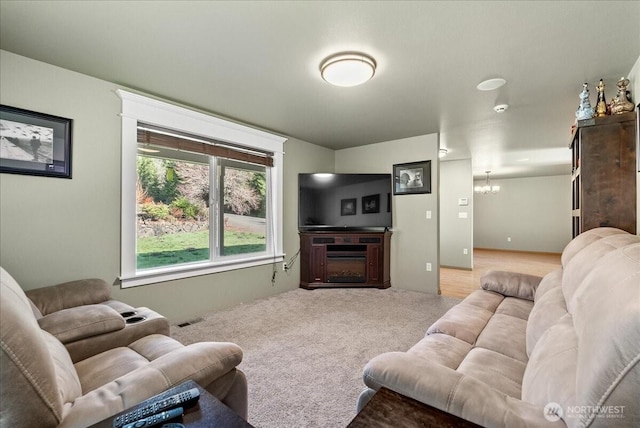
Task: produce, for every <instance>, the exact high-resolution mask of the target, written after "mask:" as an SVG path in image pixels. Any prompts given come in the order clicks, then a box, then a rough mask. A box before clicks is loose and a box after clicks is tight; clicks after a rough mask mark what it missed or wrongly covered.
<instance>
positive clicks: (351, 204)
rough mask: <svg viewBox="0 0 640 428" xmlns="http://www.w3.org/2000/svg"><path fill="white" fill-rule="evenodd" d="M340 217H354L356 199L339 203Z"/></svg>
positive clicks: (343, 200)
mask: <svg viewBox="0 0 640 428" xmlns="http://www.w3.org/2000/svg"><path fill="white" fill-rule="evenodd" d="M340 215H356V198H352V199H342V200H341V201H340Z"/></svg>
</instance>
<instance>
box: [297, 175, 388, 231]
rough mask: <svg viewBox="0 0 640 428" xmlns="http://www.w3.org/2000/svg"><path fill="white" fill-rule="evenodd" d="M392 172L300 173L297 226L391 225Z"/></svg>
mask: <svg viewBox="0 0 640 428" xmlns="http://www.w3.org/2000/svg"><path fill="white" fill-rule="evenodd" d="M392 184H393V179H392V175H391V174H324V173H315V174H299V175H298V190H299V193H298V228H299V229H300V230H305V231H306V230H343V229H350V230H368V229H372V230H375V229H385V228H390V227H391V192H392V190H393V186H392Z"/></svg>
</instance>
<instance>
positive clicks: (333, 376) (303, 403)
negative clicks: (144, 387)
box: [172, 288, 459, 428]
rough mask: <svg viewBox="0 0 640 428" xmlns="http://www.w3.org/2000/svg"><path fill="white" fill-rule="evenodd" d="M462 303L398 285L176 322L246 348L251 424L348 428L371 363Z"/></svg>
mask: <svg viewBox="0 0 640 428" xmlns="http://www.w3.org/2000/svg"><path fill="white" fill-rule="evenodd" d="M458 302H459V300H457V299H454V298H449V297H441V296H436V295H431V294H425V293H418V292H413V291H407V290H402V289H396V288H389V289H386V290H378V289H321V290H314V291H308V290H302V289H297V290H293V291H288V292H286V293H282V294H279V295H276V296H273V297H270V298H268V299H264V300H259V301H256V302H252V303H249V304H242V305H238V306H236V307H233V308H231V309H228V310H225V311H220V312H217V313H212V314H209V315H206V316H205V317H203V318H204V319H203V320H202V321H200V322H198V323H195V324H192V325H189V326H186V327H182V328H180V327H176V326H173V327H172V335H173V336H174V337H175V338H176V339H178V340H179V341H181V342H182V343H185V344H188V343H193V342H197V341H206V340H209V341H229V342H234V343H237V344H238V345H240V346H241V347H242V349H243V350H244V359H243V362H242V364H241V365H240V368H241V369H242V370H243V371H244V373H245V374H246V375H247V380H248V383H249V422H250V423H251V424H252V425H254V426H256V427H258V428H269V427H278V428H288V427H331V428H334V427H344V426H346V425H347V424H348V423H349V421H350V420H351V419H352V418H353V417H354V416H355V405H356V400H357V398H358V395H359V394H360V392H361V391H362V390H363V389H364V384H363V382H362V369H363V367H364V365H365V364H366V363H367V361H369V360H370V359H371V358H373V357H374V356H376V355H378V354H380V353H383V352H388V351H405V350H407V349H408V348H409V347H411V346H412V345H413V344H415V343H416V342H417V341H418V340H420V339H421V338H422V337H423V336H424V333H425V332H426V330H427V328H428V327H429V326H430V325H431V324H432V323H433V322H434V321H435V320H436V319H438V318H439V317H440V316H442V314H444V313H445V312H446V311H447V310H448V309H449V308H450V307H452V306H453V305H455V304H456V303H458Z"/></svg>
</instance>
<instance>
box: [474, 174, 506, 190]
mask: <svg viewBox="0 0 640 428" xmlns="http://www.w3.org/2000/svg"><path fill="white" fill-rule="evenodd" d="M485 173H486V174H487V180H486V181H485V184H484V186H476V187H474V188H473V191H474V192H476V193H482V194H483V195H486V194H488V193H498V192H499V191H500V186H492V185H491V180H490V179H489V174H491V171H485Z"/></svg>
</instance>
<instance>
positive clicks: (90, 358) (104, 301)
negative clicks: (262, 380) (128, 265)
mask: <svg viewBox="0 0 640 428" xmlns="http://www.w3.org/2000/svg"><path fill="white" fill-rule="evenodd" d="M0 286H1V288H0V345H1V348H2V353H1V354H0V357H1V364H0V373H1V378H0V388H1V389H0V426H3V427H4V426H7V427H9V426H10V427H56V426H59V427H86V426H89V425H92V424H94V423H96V422H99V421H101V420H103V419H106V418H108V417H110V416H112V415H115V414H116V413H119V412H121V411H122V410H125V409H127V408H129V407H132V406H134V405H135V404H138V403H140V402H142V401H144V400H145V399H147V398H149V397H152V396H154V395H156V394H159V393H160V392H162V391H164V390H166V389H169V388H171V387H173V386H176V385H178V384H180V383H182V382H184V381H185V380H189V379H191V380H194V381H195V382H197V383H198V384H199V385H200V386H202V387H203V388H205V389H206V390H207V391H209V392H210V393H211V394H213V395H214V396H216V397H217V398H218V399H220V401H222V402H223V403H224V404H225V405H227V406H228V407H230V408H231V409H232V410H234V411H235V412H236V413H238V414H239V415H240V416H241V417H243V418H245V419H246V418H247V383H246V378H245V376H244V374H243V373H242V372H241V371H240V370H239V369H237V366H238V364H240V362H241V361H242V350H241V349H240V347H238V346H237V345H235V344H233V343H226V342H202V343H194V344H191V345H188V346H184V345H182V344H181V343H179V342H178V341H176V340H175V339H172V338H171V337H169V336H168V335H167V334H157V333H149V334H144V333H145V329H149V330H153V329H157V330H158V331H162V332H166V333H168V331H167V329H168V323H167V322H166V319H164V318H163V317H161V316H159V315H157V314H155V313H152V312H153V311H149V310H148V309H146V308H131V307H130V306H128V305H124V304H123V303H122V302H116V301H112V300H110V292H109V288H108V286H107V287H106V292H107V293H106V294H104V293H105V287H104V284H100V281H96V280H85V281H79V282H78V281H74V282H73V283H67V284H61V285H59V286H55V287H53V288H48V289H47V288H45V289H40V290H33V291H30V292H29V295H30V296H31V297H32V298H33V299H34V301H35V303H34V302H33V301H31V300H30V299H29V298H28V297H27V295H26V294H25V293H24V292H23V290H22V289H21V288H20V286H19V285H18V283H17V282H16V281H15V280H14V279H13V277H11V275H9V274H8V273H7V272H6V271H5V270H4V269H3V268H1V267H0ZM97 301H101V302H97ZM122 305H124V306H122ZM109 309H111V310H109ZM127 310H129V312H130V311H131V310H134V311H136V314H133V315H130V314H125V315H127V316H126V317H123V316H121V315H120V312H127ZM114 314H117V316H118V317H119V319H118V318H117V317H116V316H115V315H114ZM139 314H143V316H146V315H149V316H150V319H147V320H149V321H151V322H150V323H148V324H146V326H145V324H144V322H146V321H147V320H145V321H144V322H141V324H140V325H141V326H142V327H141V328H140V327H138V328H136V327H133V328H128V327H127V322H126V319H127V318H129V317H131V316H136V315H139ZM144 314H146V315H144ZM154 314H155V315H154ZM40 315H42V316H41V317H40ZM156 315H157V317H156ZM38 317H39V318H38ZM64 320H66V321H64ZM91 320H93V321H91ZM123 324H124V325H123ZM129 324H131V323H129ZM134 324H136V323H134ZM134 324H132V325H134ZM65 325H66V326H67V327H68V328H65ZM47 329H48V330H49V331H47ZM138 336H140V337H138ZM63 342H66V343H63ZM127 342H129V343H127ZM65 345H66V346H67V347H65ZM86 348H90V349H86ZM69 349H71V350H72V352H73V358H72V355H71V353H70V351H69Z"/></svg>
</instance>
